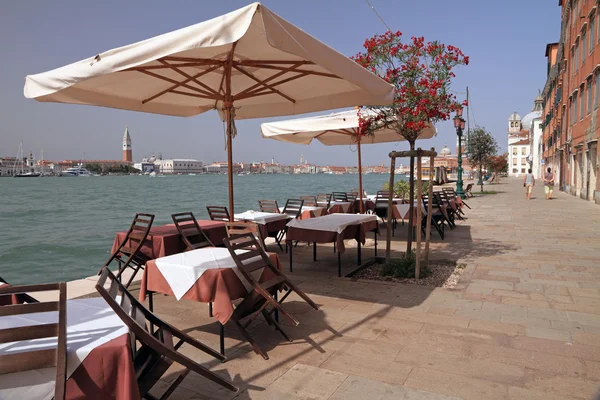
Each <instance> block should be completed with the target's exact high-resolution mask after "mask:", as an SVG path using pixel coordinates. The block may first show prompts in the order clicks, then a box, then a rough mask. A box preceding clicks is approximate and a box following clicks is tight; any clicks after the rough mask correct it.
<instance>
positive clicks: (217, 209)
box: [206, 206, 231, 222]
mask: <svg viewBox="0 0 600 400" xmlns="http://www.w3.org/2000/svg"><path fill="white" fill-rule="evenodd" d="M206 211H208V217H209V218H210V219H211V220H212V221H225V222H227V221H229V220H230V219H231V218H230V215H229V210H227V207H222V206H206Z"/></svg>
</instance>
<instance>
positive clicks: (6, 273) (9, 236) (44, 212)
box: [0, 174, 389, 284]
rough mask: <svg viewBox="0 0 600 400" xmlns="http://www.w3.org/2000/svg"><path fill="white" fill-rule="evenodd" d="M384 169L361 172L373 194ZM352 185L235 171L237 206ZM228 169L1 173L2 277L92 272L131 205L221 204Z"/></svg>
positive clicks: (161, 216)
mask: <svg viewBox="0 0 600 400" xmlns="http://www.w3.org/2000/svg"><path fill="white" fill-rule="evenodd" d="M388 179H389V175H387V174H369V175H365V176H364V177H363V186H364V189H365V190H366V191H367V193H369V194H374V193H375V192H376V191H377V190H379V189H380V188H381V186H382V185H383V184H384V182H386V181H387V180H388ZM357 187H358V176H357V175H245V176H235V177H234V190H235V206H236V212H242V211H246V210H257V209H258V199H276V200H277V201H278V203H279V204H280V206H281V207H283V205H284V204H285V200H286V199H288V198H293V197H299V196H304V195H314V194H317V193H324V192H327V193H331V192H332V191H350V190H352V189H353V188H357ZM227 199H228V197H227V176H226V175H196V176H188V175H181V176H164V177H150V176H102V177H100V176H98V177H80V178H57V177H53V178H51V177H44V178H27V179H25V178H22V179H18V178H0V227H1V229H0V276H2V277H3V278H4V279H5V280H7V281H8V282H11V283H14V284H23V283H39V282H57V281H63V280H72V279H78V278H84V277H87V276H90V275H93V274H95V273H96V271H97V270H98V269H99V268H100V267H101V266H102V265H103V264H104V262H105V261H106V260H107V259H108V257H109V252H110V249H111V246H112V243H113V240H114V237H115V233H116V232H117V231H121V230H126V229H127V228H128V227H129V224H130V223H131V220H132V218H133V216H134V214H135V213H136V212H146V213H151V214H155V215H156V219H155V222H154V223H155V224H166V223H171V222H172V221H171V217H170V216H171V214H173V213H176V212H184V211H192V212H193V213H194V214H195V215H196V218H198V219H208V215H207V213H206V208H205V206H207V205H227V204H228V200H227Z"/></svg>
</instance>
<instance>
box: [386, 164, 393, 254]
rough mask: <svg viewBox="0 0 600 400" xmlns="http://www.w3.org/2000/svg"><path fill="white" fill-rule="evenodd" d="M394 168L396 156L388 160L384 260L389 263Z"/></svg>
mask: <svg viewBox="0 0 600 400" xmlns="http://www.w3.org/2000/svg"><path fill="white" fill-rule="evenodd" d="M395 169H396V158H395V157H392V159H391V160H390V191H389V199H388V208H387V236H386V238H385V262H386V263H389V262H390V259H391V258H392V201H393V199H394V170H395Z"/></svg>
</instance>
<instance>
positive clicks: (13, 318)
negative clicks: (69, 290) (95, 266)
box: [0, 297, 140, 400]
mask: <svg viewBox="0 0 600 400" xmlns="http://www.w3.org/2000/svg"><path fill="white" fill-rule="evenodd" d="M57 318H58V314H57V313H56V312H46V313H32V314H27V315H10V316H4V317H0V326H2V327H6V328H17V327H26V326H33V325H36V326H37V325H40V324H47V323H54V322H56V320H57ZM33 348H35V349H36V350H38V349H40V348H48V349H52V348H56V340H54V341H52V340H48V338H44V339H33V340H26V341H21V342H16V343H15V342H11V343H1V344H0V355H8V354H14V353H18V352H20V351H26V350H27V349H33ZM66 376H67V379H68V380H67V384H66V396H65V397H66V398H67V399H83V398H90V399H91V398H93V399H118V400H133V399H139V398H140V394H139V391H138V386H137V381H136V376H135V370H134V366H133V356H132V349H131V341H130V337H129V329H128V328H127V326H126V325H125V324H124V323H123V322H122V321H121V319H120V318H119V317H118V316H117V314H115V313H114V311H113V310H112V309H111V308H110V306H109V305H108V304H106V302H105V301H104V299H103V298H100V297H98V298H91V299H77V300H68V301H67V374H66ZM55 379H56V368H54V367H52V368H42V369H37V370H30V371H22V372H15V373H11V374H5V375H0V399H22V400H26V399H52V398H53V396H54V387H55V384H56V383H55Z"/></svg>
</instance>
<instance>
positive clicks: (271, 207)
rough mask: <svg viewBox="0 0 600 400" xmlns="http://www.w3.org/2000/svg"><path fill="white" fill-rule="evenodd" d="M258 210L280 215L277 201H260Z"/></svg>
mask: <svg viewBox="0 0 600 400" xmlns="http://www.w3.org/2000/svg"><path fill="white" fill-rule="evenodd" d="M258 208H259V210H260V211H261V212H266V213H273V214H279V213H280V211H279V206H278V205H277V200H259V201H258Z"/></svg>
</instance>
